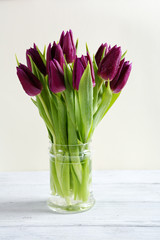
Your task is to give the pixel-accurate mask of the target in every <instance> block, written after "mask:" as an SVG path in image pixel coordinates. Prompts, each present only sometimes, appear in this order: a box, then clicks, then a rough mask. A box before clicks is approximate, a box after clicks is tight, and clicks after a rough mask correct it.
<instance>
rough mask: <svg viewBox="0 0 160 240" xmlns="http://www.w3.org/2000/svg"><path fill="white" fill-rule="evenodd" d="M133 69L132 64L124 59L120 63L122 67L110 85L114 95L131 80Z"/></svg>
mask: <svg viewBox="0 0 160 240" xmlns="http://www.w3.org/2000/svg"><path fill="white" fill-rule="evenodd" d="M131 69H132V63H129V61H126V62H124V59H123V60H122V61H121V63H120V67H119V70H118V72H117V74H116V76H115V78H114V79H113V80H112V81H111V83H110V87H111V89H112V91H113V92H114V93H118V92H120V91H121V90H122V88H123V87H124V86H125V84H126V82H127V80H128V78H129V75H130V72H131Z"/></svg>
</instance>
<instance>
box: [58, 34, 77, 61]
mask: <svg viewBox="0 0 160 240" xmlns="http://www.w3.org/2000/svg"><path fill="white" fill-rule="evenodd" d="M59 44H60V45H61V47H62V50H63V53H64V54H65V57H66V61H67V63H72V62H73V61H74V60H75V58H76V47H75V44H74V41H73V33H72V31H71V30H69V32H68V31H67V32H66V34H65V33H64V31H63V32H62V34H61V37H60V40H59Z"/></svg>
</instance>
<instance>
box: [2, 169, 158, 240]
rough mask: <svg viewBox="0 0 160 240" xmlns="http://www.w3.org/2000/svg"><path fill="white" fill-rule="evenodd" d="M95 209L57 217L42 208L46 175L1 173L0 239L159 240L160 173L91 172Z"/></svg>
mask: <svg viewBox="0 0 160 240" xmlns="http://www.w3.org/2000/svg"><path fill="white" fill-rule="evenodd" d="M93 182H94V184H93V189H94V195H95V198H96V204H95V206H94V207H93V208H92V209H91V210H89V211H87V212H84V213H79V214H69V215H60V214H55V213H53V212H52V211H50V210H49V209H48V207H47V205H46V200H47V198H48V194H49V173H48V172H20V173H0V240H32V239H33V240H43V239H47V240H50V239H52V240H59V239H65V240H74V239H79V240H90V239H91V240H99V239H100V240H103V239H104V240H139V239H140V240H144V239H147V240H160V171H97V172H94V173H93Z"/></svg>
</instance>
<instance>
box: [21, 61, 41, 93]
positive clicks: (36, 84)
mask: <svg viewBox="0 0 160 240" xmlns="http://www.w3.org/2000/svg"><path fill="white" fill-rule="evenodd" d="M17 76H18V78H19V80H20V82H21V84H22V87H23V89H24V91H25V92H26V93H27V94H28V95H29V96H36V95H37V94H39V93H41V91H42V84H41V82H40V81H39V80H38V78H37V77H36V76H35V75H34V74H33V73H32V72H31V71H30V70H29V69H28V68H27V67H26V66H25V65H23V64H20V65H19V67H17Z"/></svg>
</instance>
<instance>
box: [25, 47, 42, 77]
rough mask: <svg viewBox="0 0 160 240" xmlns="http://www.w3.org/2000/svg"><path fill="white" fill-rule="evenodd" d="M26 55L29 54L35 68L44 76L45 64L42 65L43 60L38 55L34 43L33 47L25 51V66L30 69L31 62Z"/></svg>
mask: <svg viewBox="0 0 160 240" xmlns="http://www.w3.org/2000/svg"><path fill="white" fill-rule="evenodd" d="M28 55H29V56H31V58H32V60H33V62H34V63H35V64H36V66H37V68H38V69H39V70H40V72H41V73H43V75H44V76H45V75H46V66H45V65H44V62H43V60H42V58H41V56H40V55H39V52H38V50H37V48H36V45H35V44H34V48H30V49H28V50H27V51H26V60H27V66H28V68H29V69H30V70H31V71H32V67H31V62H30V59H29V56H28Z"/></svg>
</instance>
